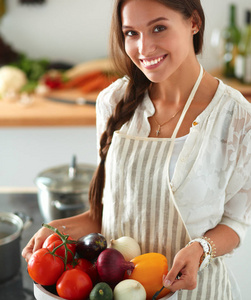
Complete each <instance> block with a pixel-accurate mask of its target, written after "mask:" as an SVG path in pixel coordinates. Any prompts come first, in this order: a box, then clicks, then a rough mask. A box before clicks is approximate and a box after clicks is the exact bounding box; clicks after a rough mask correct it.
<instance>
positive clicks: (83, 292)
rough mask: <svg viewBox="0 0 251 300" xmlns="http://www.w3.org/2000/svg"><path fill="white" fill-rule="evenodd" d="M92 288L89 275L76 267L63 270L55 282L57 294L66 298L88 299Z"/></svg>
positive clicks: (69, 299) (74, 299) (70, 299)
mask: <svg viewBox="0 0 251 300" xmlns="http://www.w3.org/2000/svg"><path fill="white" fill-rule="evenodd" d="M92 288H93V284H92V281H91V278H90V277H89V275H88V274H86V273H85V272H83V271H81V270H78V269H72V270H67V271H65V272H64V273H63V274H62V275H61V276H60V278H59V279H58V281H57V284H56V289H57V293H58V295H59V296H60V297H61V298H65V299H68V300H84V299H88V297H89V294H90V292H91V290H92Z"/></svg>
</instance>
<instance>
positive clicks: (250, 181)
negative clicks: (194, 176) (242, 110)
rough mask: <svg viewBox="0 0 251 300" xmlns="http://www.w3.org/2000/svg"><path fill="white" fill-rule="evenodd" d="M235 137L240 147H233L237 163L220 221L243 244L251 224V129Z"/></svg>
mask: <svg viewBox="0 0 251 300" xmlns="http://www.w3.org/2000/svg"><path fill="white" fill-rule="evenodd" d="M249 118H250V116H249ZM249 126H250V124H249ZM235 139H236V140H239V141H241V142H240V144H239V147H238V148H239V149H236V147H234V148H233V149H234V150H236V154H235V155H236V165H235V167H234V171H233V174H232V176H231V178H230V181H229V183H228V186H227V189H226V203H225V207H224V215H223V218H222V220H221V222H220V223H221V224H225V225H227V226H229V227H230V228H232V229H233V230H234V231H235V232H236V233H237V234H238V235H239V237H240V244H242V242H243V239H244V237H245V233H246V230H247V228H248V226H249V225H250V224H251V129H249V130H248V131H246V130H245V128H244V129H243V130H242V133H241V134H240V135H239V137H238V135H235ZM233 144H234V143H233ZM233 149H232V150H233ZM233 153H234V151H233Z"/></svg>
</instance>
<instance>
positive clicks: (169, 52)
mask: <svg viewBox="0 0 251 300" xmlns="http://www.w3.org/2000/svg"><path fill="white" fill-rule="evenodd" d="M121 18H122V31H123V34H124V38H125V51H126V53H127V55H128V56H129V57H130V58H131V60H132V61H133V62H134V64H135V65H136V66H137V67H138V68H139V69H140V70H142V72H143V73H144V74H145V75H146V77H147V78H148V79H149V80H150V81H152V82H162V81H164V80H166V79H167V78H169V77H170V76H171V75H172V74H173V73H174V72H175V71H176V70H177V69H178V68H179V67H180V66H181V65H182V64H184V63H185V62H186V61H188V60H189V58H191V57H194V56H195V53H194V48H193V34H194V33H193V31H194V30H196V28H195V26H196V25H194V23H193V22H192V20H191V19H185V18H184V17H183V16H182V15H181V14H180V13H179V12H177V11H175V10H172V9H170V8H168V7H166V6H165V5H163V4H161V3H159V2H157V1H154V0H127V1H126V2H125V3H124V4H123V5H122V8H121ZM196 31H197V30H196Z"/></svg>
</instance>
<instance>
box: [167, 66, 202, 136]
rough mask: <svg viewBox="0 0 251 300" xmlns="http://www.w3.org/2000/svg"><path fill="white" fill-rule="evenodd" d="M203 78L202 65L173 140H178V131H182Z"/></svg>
mask: <svg viewBox="0 0 251 300" xmlns="http://www.w3.org/2000/svg"><path fill="white" fill-rule="evenodd" d="M202 77H203V67H202V66H201V65H200V74H199V77H198V78H197V81H196V82H195V85H194V87H193V89H192V91H191V93H190V95H189V97H188V99H187V102H186V104H185V106H184V108H183V111H182V113H181V116H180V118H179V121H178V123H177V125H176V127H175V129H174V131H173V134H172V137H171V139H175V138H176V135H177V133H178V131H179V129H180V126H181V123H182V121H183V119H184V117H185V114H186V112H187V111H188V109H189V107H190V104H191V103H192V101H193V98H194V96H195V94H196V92H197V90H198V88H199V85H200V83H201V80H202Z"/></svg>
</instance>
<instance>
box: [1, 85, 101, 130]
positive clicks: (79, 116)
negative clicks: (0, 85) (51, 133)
mask: <svg viewBox="0 0 251 300" xmlns="http://www.w3.org/2000/svg"><path fill="white" fill-rule="evenodd" d="M50 96H58V97H60V98H66V99H71V100H74V99H76V98H77V97H79V96H82V97H83V95H82V94H80V92H79V91H78V90H67V91H55V92H53V93H50ZM84 97H85V98H86V99H90V100H93V101H95V100H96V97H97V94H95V93H94V94H89V95H85V96H84ZM31 99H32V102H31V103H30V104H26V105H24V104H22V103H21V102H20V101H19V100H16V101H10V100H8V101H7V100H1V101H0V126H2V127H4V126H5V127H16V126H23V127H25V126H95V125H96V110H95V106H92V105H74V104H65V103H57V102H52V101H50V100H48V99H46V98H45V97H42V96H37V95H36V96H32V98H31Z"/></svg>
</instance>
